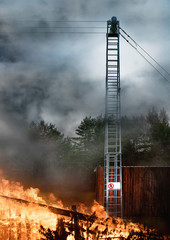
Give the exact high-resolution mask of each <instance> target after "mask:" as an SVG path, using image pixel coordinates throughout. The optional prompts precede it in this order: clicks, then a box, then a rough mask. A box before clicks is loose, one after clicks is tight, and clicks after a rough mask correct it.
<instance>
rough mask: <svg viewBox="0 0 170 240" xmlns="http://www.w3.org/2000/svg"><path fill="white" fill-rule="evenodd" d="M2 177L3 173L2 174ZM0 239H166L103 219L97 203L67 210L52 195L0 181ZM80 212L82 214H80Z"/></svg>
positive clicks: (124, 223) (131, 225)
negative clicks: (43, 196)
mask: <svg viewBox="0 0 170 240" xmlns="http://www.w3.org/2000/svg"><path fill="white" fill-rule="evenodd" d="M1 175H2V174H1ZM0 195H1V196H0V239H2V240H8V239H10V240H15V239H17V240H19V239H22V240H28V239H29V240H34V239H49V240H50V239H63V240H64V239H67V240H70V239H76V240H77V239H87V240H90V239H168V237H167V236H163V235H161V234H158V233H157V232H156V231H155V230H151V229H149V228H147V227H144V226H143V225H140V224H135V223H132V222H130V221H125V220H121V219H119V218H117V219H112V218H111V217H107V216H106V212H105V211H104V209H103V207H102V206H101V205H99V204H98V203H97V202H94V204H93V205H92V206H91V207H89V206H88V207H87V206H85V205H83V204H79V206H78V207H77V210H76V209H75V207H73V209H72V210H71V211H70V210H69V208H64V206H63V204H62V202H61V201H57V200H56V198H55V196H54V195H53V194H49V195H46V196H45V198H42V197H41V193H40V191H39V189H37V188H31V187H30V188H28V189H24V187H23V186H22V185H21V184H20V183H19V182H11V181H9V180H7V179H5V178H3V176H1V179H0ZM80 212H81V213H80Z"/></svg>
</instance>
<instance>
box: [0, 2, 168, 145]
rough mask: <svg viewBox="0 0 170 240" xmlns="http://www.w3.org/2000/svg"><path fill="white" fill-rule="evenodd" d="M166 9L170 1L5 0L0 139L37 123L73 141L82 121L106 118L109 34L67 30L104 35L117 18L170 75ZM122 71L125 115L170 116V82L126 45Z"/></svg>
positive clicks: (1, 5)
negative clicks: (151, 111)
mask: <svg viewBox="0 0 170 240" xmlns="http://www.w3.org/2000/svg"><path fill="white" fill-rule="evenodd" d="M169 7H170V1H169V0H126V1H124V0H69V1H66V0H50V1H49V0H36V1H35V0H29V1H27V0H0V129H1V130H0V133H1V136H4V135H5V136H6V134H5V133H6V132H8V136H10V135H14V134H16V132H18V134H19V132H20V131H21V130H20V126H21V125H22V126H24V125H28V124H29V123H30V122H31V121H40V120H45V121H46V122H51V123H54V124H55V125H56V126H57V128H58V129H59V130H60V131H62V132H64V133H65V134H66V135H69V136H72V135H73V134H74V131H75V129H76V127H77V126H78V125H79V124H80V122H81V120H82V119H83V118H84V117H85V116H94V117H95V116H98V115H100V114H104V97H105V74H106V73H105V72H106V67H105V66H106V60H105V54H106V35H105V33H103V34H81V33H80V34H74V33H61V32H62V31H64V32H68V31H71V32H75V31H78V32H80V31H85V32H89V31H90V32H99V31H101V32H105V31H106V28H105V27H106V21H107V20H109V19H110V18H111V17H112V16H116V17H117V19H118V20H119V21H120V26H121V27H122V28H123V29H124V30H125V31H126V32H127V33H128V34H129V35H130V36H132V37H133V39H135V41H136V42H137V43H138V44H139V45H141V46H142V47H143V48H144V49H145V50H146V51H147V52H149V54H150V55H151V56H152V57H154V58H155V59H156V60H157V61H158V62H159V63H160V64H161V65H162V66H163V67H164V68H165V69H167V70H169V69H170V55H169V52H170V41H169V40H170V33H169V24H170V11H169ZM63 21H66V22H63ZM71 21H73V22H71ZM74 21H76V22H74ZM81 21H101V22H81ZM56 27H64V28H56ZM75 27H77V28H75ZM82 27H83V28H82ZM85 27H103V28H85ZM49 31H51V32H52V33H49ZM40 32H41V33H40ZM43 32H44V33H43ZM47 32H48V33H47ZM56 32H59V33H56ZM120 67H121V106H122V115H125V114H127V115H129V116H132V115H139V114H146V113H147V111H148V109H150V108H151V107H152V106H155V107H157V109H161V108H165V109H166V111H167V112H168V113H169V115H170V104H169V101H170V83H168V82H167V81H166V80H165V79H163V78H162V77H161V76H160V75H159V74H158V72H156V71H155V70H154V69H153V68H152V67H151V66H150V65H149V64H148V63H147V62H146V61H145V60H144V59H143V58H141V56H139V54H138V53H137V52H136V51H135V50H134V49H133V48H132V47H131V46H129V45H128V43H127V42H125V41H124V39H121V40H120ZM166 78H168V79H169V81H170V77H169V75H166ZM2 141H3V139H2Z"/></svg>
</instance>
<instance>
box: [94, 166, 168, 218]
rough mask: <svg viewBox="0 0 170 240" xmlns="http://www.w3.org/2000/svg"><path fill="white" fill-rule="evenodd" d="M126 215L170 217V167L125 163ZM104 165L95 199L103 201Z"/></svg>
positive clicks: (101, 168) (123, 173)
mask: <svg viewBox="0 0 170 240" xmlns="http://www.w3.org/2000/svg"><path fill="white" fill-rule="evenodd" d="M122 177H123V179H122V180H123V215H124V217H139V216H152V217H153V216H154V217H170V167H123V168H122ZM103 179H104V169H103V167H98V169H97V174H96V199H97V201H98V202H99V203H100V204H102V203H103Z"/></svg>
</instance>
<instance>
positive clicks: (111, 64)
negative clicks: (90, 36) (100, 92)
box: [103, 17, 122, 217]
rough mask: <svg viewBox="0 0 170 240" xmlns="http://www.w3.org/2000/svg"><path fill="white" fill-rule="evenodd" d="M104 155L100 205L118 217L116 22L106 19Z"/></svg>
mask: <svg viewBox="0 0 170 240" xmlns="http://www.w3.org/2000/svg"><path fill="white" fill-rule="evenodd" d="M106 39H107V44H106V96H105V158H104V194H103V204H104V207H105V209H106V212H107V214H108V215H109V216H114V217H122V163H121V125H120V67H119V22H118V21H117V19H116V18H115V17H112V19H111V20H109V21H107V34H106Z"/></svg>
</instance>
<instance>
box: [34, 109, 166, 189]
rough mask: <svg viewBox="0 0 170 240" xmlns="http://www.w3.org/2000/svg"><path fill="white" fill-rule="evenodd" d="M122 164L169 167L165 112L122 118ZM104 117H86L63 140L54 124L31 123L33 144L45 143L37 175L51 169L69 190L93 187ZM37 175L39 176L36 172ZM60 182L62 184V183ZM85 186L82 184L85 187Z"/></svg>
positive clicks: (100, 154) (100, 161) (101, 156)
mask: <svg viewBox="0 0 170 240" xmlns="http://www.w3.org/2000/svg"><path fill="white" fill-rule="evenodd" d="M121 124H122V161H123V165H124V166H127V165H129V166H137V165H140V166H145V165H146V166H149V165H150V166H167V165H170V125H169V119H168V115H167V113H166V111H165V110H164V109H162V110H161V111H160V112H158V111H156V110H155V109H154V108H153V109H151V110H150V111H149V112H148V114H147V115H146V116H143V115H141V116H135V117H128V116H123V117H122V119H121ZM104 125H105V123H104V117H103V116H98V117H96V118H93V117H85V118H84V119H83V120H82V121H81V123H80V125H79V126H78V127H77V129H76V131H75V133H76V137H74V138H70V137H65V136H64V134H62V133H61V132H60V131H59V130H58V129H57V127H56V126H55V125H54V124H51V123H46V122H44V121H40V122H38V123H35V122H33V123H31V125H30V136H31V138H32V139H33V141H40V142H42V143H43V144H45V145H46V146H47V147H46V151H45V152H44V151H43V156H42V161H39V162H37V166H35V168H36V169H38V170H37V171H38V172H39V174H40V175H41V172H42V171H46V170H47V169H49V168H50V169H51V170H50V172H51V174H55V172H56V174H57V175H58V178H57V181H58V182H60V178H62V180H63V179H65V182H66V183H68V182H69V179H70V180H71V181H70V182H69V187H73V186H74V187H75V188H76V187H78V186H79V185H83V186H84V187H83V188H86V187H85V186H88V188H89V185H91V186H92V185H94V184H92V183H93V181H94V169H95V168H96V167H97V166H99V165H100V166H102V165H103V159H104ZM37 174H38V173H37ZM61 182H63V181H61ZM84 183H85V184H84Z"/></svg>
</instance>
